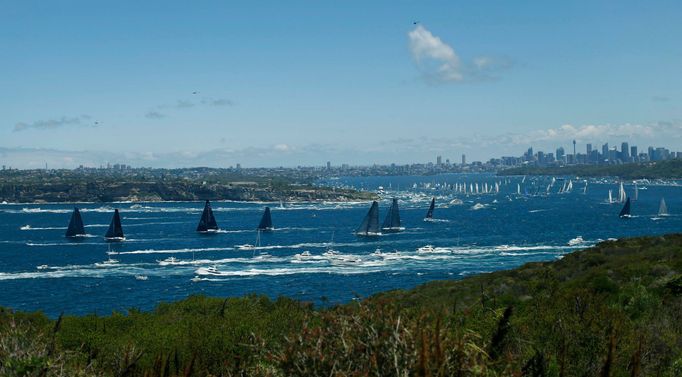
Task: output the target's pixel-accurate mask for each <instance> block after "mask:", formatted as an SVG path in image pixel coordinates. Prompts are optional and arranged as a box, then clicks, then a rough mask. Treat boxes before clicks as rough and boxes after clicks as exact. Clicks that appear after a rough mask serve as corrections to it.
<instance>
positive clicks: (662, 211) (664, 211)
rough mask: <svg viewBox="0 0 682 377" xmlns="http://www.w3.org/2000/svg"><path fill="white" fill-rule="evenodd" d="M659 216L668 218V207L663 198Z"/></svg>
mask: <svg viewBox="0 0 682 377" xmlns="http://www.w3.org/2000/svg"><path fill="white" fill-rule="evenodd" d="M658 216H668V206H667V205H665V199H664V198H661V204H659V205H658Z"/></svg>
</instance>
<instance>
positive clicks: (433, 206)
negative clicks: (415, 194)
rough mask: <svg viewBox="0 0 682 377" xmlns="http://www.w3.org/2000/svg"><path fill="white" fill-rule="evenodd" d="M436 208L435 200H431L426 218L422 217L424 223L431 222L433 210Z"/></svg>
mask: <svg viewBox="0 0 682 377" xmlns="http://www.w3.org/2000/svg"><path fill="white" fill-rule="evenodd" d="M435 208H436V198H432V199H431V205H429V210H428V211H426V217H424V221H430V220H433V210H434V209H435Z"/></svg>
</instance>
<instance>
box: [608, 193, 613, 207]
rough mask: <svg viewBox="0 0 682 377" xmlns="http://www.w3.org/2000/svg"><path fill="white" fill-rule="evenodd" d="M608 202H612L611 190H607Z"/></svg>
mask: <svg viewBox="0 0 682 377" xmlns="http://www.w3.org/2000/svg"><path fill="white" fill-rule="evenodd" d="M608 203H609V204H613V195H612V194H611V190H609V199H608Z"/></svg>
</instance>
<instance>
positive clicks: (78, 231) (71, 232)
mask: <svg viewBox="0 0 682 377" xmlns="http://www.w3.org/2000/svg"><path fill="white" fill-rule="evenodd" d="M84 235H85V227H84V226H83V219H82V218H81V213H80V211H79V210H78V208H74V209H73V213H72V214H71V220H70V221H69V228H68V229H66V237H78V236H84Z"/></svg>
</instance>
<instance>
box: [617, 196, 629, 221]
mask: <svg viewBox="0 0 682 377" xmlns="http://www.w3.org/2000/svg"><path fill="white" fill-rule="evenodd" d="M618 217H620V218H621V219H623V218H628V217H630V198H627V200H625V205H624V206H623V209H621V210H620V213H619V214H618Z"/></svg>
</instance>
